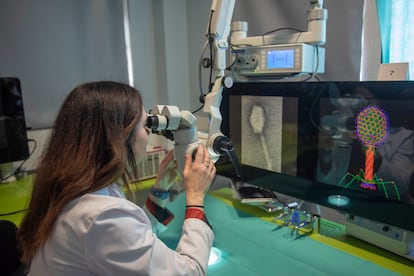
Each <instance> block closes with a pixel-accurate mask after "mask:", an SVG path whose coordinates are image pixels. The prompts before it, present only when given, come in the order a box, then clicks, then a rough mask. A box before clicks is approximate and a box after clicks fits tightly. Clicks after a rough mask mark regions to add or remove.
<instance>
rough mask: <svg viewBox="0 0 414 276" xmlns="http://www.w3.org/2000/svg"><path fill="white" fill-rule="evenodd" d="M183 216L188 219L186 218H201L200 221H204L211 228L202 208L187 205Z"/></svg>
mask: <svg viewBox="0 0 414 276" xmlns="http://www.w3.org/2000/svg"><path fill="white" fill-rule="evenodd" d="M185 218H186V219H188V218H196V219H199V220H202V221H204V222H205V223H206V224H207V225H208V226H209V227H210V228H212V227H211V225H210V223H209V222H208V220H207V217H206V215H205V214H204V210H202V209H200V208H194V207H187V208H186V209H185Z"/></svg>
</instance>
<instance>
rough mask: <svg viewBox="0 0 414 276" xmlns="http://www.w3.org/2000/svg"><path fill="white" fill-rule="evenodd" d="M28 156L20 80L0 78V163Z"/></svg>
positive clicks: (19, 159)
mask: <svg viewBox="0 0 414 276" xmlns="http://www.w3.org/2000/svg"><path fill="white" fill-rule="evenodd" d="M28 157H29V148H28V139H27V132H26V123H25V116H24V109H23V97H22V90H21V85H20V81H19V79H18V78H0V164H4V163H11V162H14V161H21V160H25V159H27V158H28ZM0 173H1V172H0Z"/></svg>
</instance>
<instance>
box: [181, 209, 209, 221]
mask: <svg viewBox="0 0 414 276" xmlns="http://www.w3.org/2000/svg"><path fill="white" fill-rule="evenodd" d="M185 218H186V219H187V218H197V219H201V220H202V221H205V215H204V210H201V209H199V208H193V207H187V208H186V209H185Z"/></svg>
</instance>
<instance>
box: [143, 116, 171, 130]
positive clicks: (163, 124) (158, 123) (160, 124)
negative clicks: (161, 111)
mask: <svg viewBox="0 0 414 276" xmlns="http://www.w3.org/2000/svg"><path fill="white" fill-rule="evenodd" d="M145 126H146V127H147V128H150V129H152V130H164V129H167V128H168V118H167V117H166V116H164V115H154V114H148V117H147V122H146V124H145Z"/></svg>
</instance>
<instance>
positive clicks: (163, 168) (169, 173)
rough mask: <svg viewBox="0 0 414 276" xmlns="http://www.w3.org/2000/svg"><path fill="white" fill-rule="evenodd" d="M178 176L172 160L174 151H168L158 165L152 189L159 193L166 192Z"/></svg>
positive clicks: (175, 164) (175, 165)
mask: <svg viewBox="0 0 414 276" xmlns="http://www.w3.org/2000/svg"><path fill="white" fill-rule="evenodd" d="M179 176H180V174H179V173H178V171H177V163H176V162H175V160H174V151H173V150H170V151H169V152H168V153H167V154H166V155H165V157H164V159H163V160H162V161H161V163H160V166H159V169H158V174H157V179H156V180H155V183H154V188H155V189H157V190H160V191H168V190H169V189H170V187H171V186H172V185H174V183H175V182H176V180H177V178H178V177H179Z"/></svg>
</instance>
